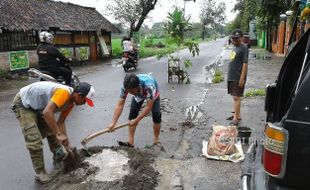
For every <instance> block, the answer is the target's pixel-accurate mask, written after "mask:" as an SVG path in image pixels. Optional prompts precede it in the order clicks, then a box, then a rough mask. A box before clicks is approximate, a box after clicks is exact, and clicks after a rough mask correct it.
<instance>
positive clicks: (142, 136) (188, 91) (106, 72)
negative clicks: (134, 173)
mask: <svg viewBox="0 0 310 190" xmlns="http://www.w3.org/2000/svg"><path fill="white" fill-rule="evenodd" d="M226 41H227V40H226V39H220V40H217V41H212V42H208V43H202V44H200V56H199V57H195V58H192V60H193V66H192V68H191V69H190V71H189V74H190V79H191V84H190V85H185V84H183V85H180V84H177V82H176V80H174V82H173V83H172V84H168V82H167V58H163V59H161V60H157V59H156V58H154V57H152V58H147V59H141V60H140V62H139V67H138V69H137V70H136V71H132V72H134V73H152V75H153V76H154V77H155V78H157V80H158V83H159V87H160V92H161V99H162V108H163V122H162V125H163V127H162V135H161V139H160V140H161V142H162V143H163V144H164V147H165V149H166V151H167V153H168V154H171V155H173V156H174V157H175V158H178V157H179V158H180V159H185V158H187V157H195V156H198V155H199V154H200V150H201V149H200V148H201V146H198V148H191V149H190V151H189V152H188V153H186V154H184V153H182V150H180V149H179V148H178V146H180V143H182V142H180V139H181V138H182V133H183V135H184V131H183V132H182V131H181V132H180V133H175V136H171V135H170V134H171V131H173V130H172V129H173V128H174V127H178V126H179V124H180V123H182V122H184V121H185V120H186V114H185V113H186V108H189V107H190V106H193V105H198V104H199V103H200V102H201V101H204V96H205V93H206V72H205V66H206V65H210V64H214V63H215V62H216V61H217V60H218V59H219V58H220V56H221V54H222V52H223V46H224V44H225V43H226ZM178 56H180V57H183V58H184V57H189V58H190V54H189V52H188V50H187V49H186V50H183V51H180V52H179V53H178ZM77 73H78V75H79V77H80V79H81V81H86V82H89V83H91V84H92V85H93V86H94V88H95V90H96V98H95V100H94V102H95V108H89V107H87V106H80V107H77V108H76V109H74V110H73V112H72V113H71V115H70V116H69V117H68V119H67V132H68V134H69V140H70V142H71V144H72V145H75V146H77V147H78V148H81V145H80V140H81V139H82V138H84V137H85V136H86V135H88V134H90V133H93V132H95V131H98V130H101V129H103V128H105V127H106V126H107V125H108V124H109V122H110V120H111V118H112V114H113V109H114V106H115V103H116V102H117V100H118V97H119V93H120V87H121V84H122V81H123V78H124V76H125V73H124V70H123V68H122V67H116V66H115V65H111V64H101V65H97V66H91V67H88V68H87V67H82V68H78V69H77ZM18 90H19V89H18V88H14V87H13V88H10V89H7V90H4V91H0V100H1V101H0V119H1V123H0V155H1V162H0V171H1V174H0V189H6V190H11V189H12V190H13V189H14V190H15V189H25V190H30V189H39V188H40V187H39V186H38V185H37V184H36V183H35V182H34V179H33V176H34V171H33V169H32V166H31V161H30V158H29V155H28V151H27V150H26V148H25V146H24V139H23V136H22V133H21V130H20V128H19V126H18V121H17V120H16V119H15V117H14V114H13V113H12V112H11V111H10V109H9V106H10V104H11V102H12V100H13V97H14V95H15V93H16V92H17V91H18ZM130 100H131V97H128V98H127V103H126V105H125V108H124V112H123V114H122V116H121V117H120V119H119V123H124V122H126V121H127V116H128V110H129V109H128V108H129V105H130ZM201 118H204V119H206V116H203V117H201ZM204 119H202V121H199V122H203V120H204ZM117 140H124V141H125V140H127V130H126V129H120V130H119V131H116V132H114V133H113V134H105V135H102V136H101V137H98V138H96V139H94V140H93V141H91V142H90V143H89V144H88V145H89V146H93V145H104V146H112V145H116V141H117ZM44 143H45V147H44V154H45V162H46V163H45V164H46V168H47V170H48V171H51V170H52V160H51V158H52V156H51V153H50V152H49V149H48V146H47V143H46V140H44ZM152 143H153V132H152V124H151V117H147V118H145V119H144V120H142V121H141V123H140V125H139V127H138V128H137V130H136V136H135V145H136V147H138V148H144V147H146V146H149V145H152Z"/></svg>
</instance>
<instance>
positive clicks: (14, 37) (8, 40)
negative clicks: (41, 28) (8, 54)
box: [0, 31, 38, 51]
mask: <svg viewBox="0 0 310 190" xmlns="http://www.w3.org/2000/svg"><path fill="white" fill-rule="evenodd" d="M37 45H38V44H37V33H36V32H34V31H25V32H14V31H13V32H11V31H3V33H2V34H0V51H10V50H20V49H34V48H35V47H36V46H37Z"/></svg>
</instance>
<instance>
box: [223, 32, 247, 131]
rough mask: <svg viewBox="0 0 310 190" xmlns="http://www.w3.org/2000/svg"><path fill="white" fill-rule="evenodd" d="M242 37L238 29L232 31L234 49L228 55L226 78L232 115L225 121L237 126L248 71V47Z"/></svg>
mask: <svg viewBox="0 0 310 190" xmlns="http://www.w3.org/2000/svg"><path fill="white" fill-rule="evenodd" d="M242 37H243V33H242V31H241V30H239V29H237V30H235V31H233V33H232V35H231V40H232V44H233V45H234V49H233V50H232V52H231V54H230V60H231V61H230V63H229V65H228V76H227V85H228V94H230V95H231V96H232V97H233V100H234V114H233V116H230V117H228V118H227V120H232V121H231V122H230V124H231V125H238V121H239V120H241V115H240V107H241V97H242V96H243V92H244V87H245V83H246V76H247V70H248V54H249V50H248V47H247V46H246V45H244V44H243V42H242Z"/></svg>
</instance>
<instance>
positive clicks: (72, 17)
mask: <svg viewBox="0 0 310 190" xmlns="http://www.w3.org/2000/svg"><path fill="white" fill-rule="evenodd" d="M0 28H3V29H7V30H11V31H13V30H25V31H26V30H47V29H49V28H59V29H60V30H63V31H97V30H100V29H103V30H105V31H108V32H118V29H117V28H116V27H115V26H114V25H113V24H111V23H110V22H109V21H108V20H107V19H105V18H104V17H103V16H102V15H101V14H100V13H99V12H98V11H96V10H95V8H90V7H82V6H79V5H75V4H71V3H63V2H56V1H51V0H0Z"/></svg>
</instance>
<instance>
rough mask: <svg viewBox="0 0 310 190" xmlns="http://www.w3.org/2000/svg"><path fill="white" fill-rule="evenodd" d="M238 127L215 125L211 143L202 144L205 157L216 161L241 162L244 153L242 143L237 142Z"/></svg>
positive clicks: (204, 142)
mask: <svg viewBox="0 0 310 190" xmlns="http://www.w3.org/2000/svg"><path fill="white" fill-rule="evenodd" d="M237 133H238V132H237V128H236V126H222V125H213V132H212V136H211V138H210V139H209V141H203V142H202V145H203V146H202V153H203V155H204V156H206V157H207V158H210V159H215V160H225V161H231V162H240V161H242V160H243V159H244V153H243V150H242V146H241V143H240V142H237Z"/></svg>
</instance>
